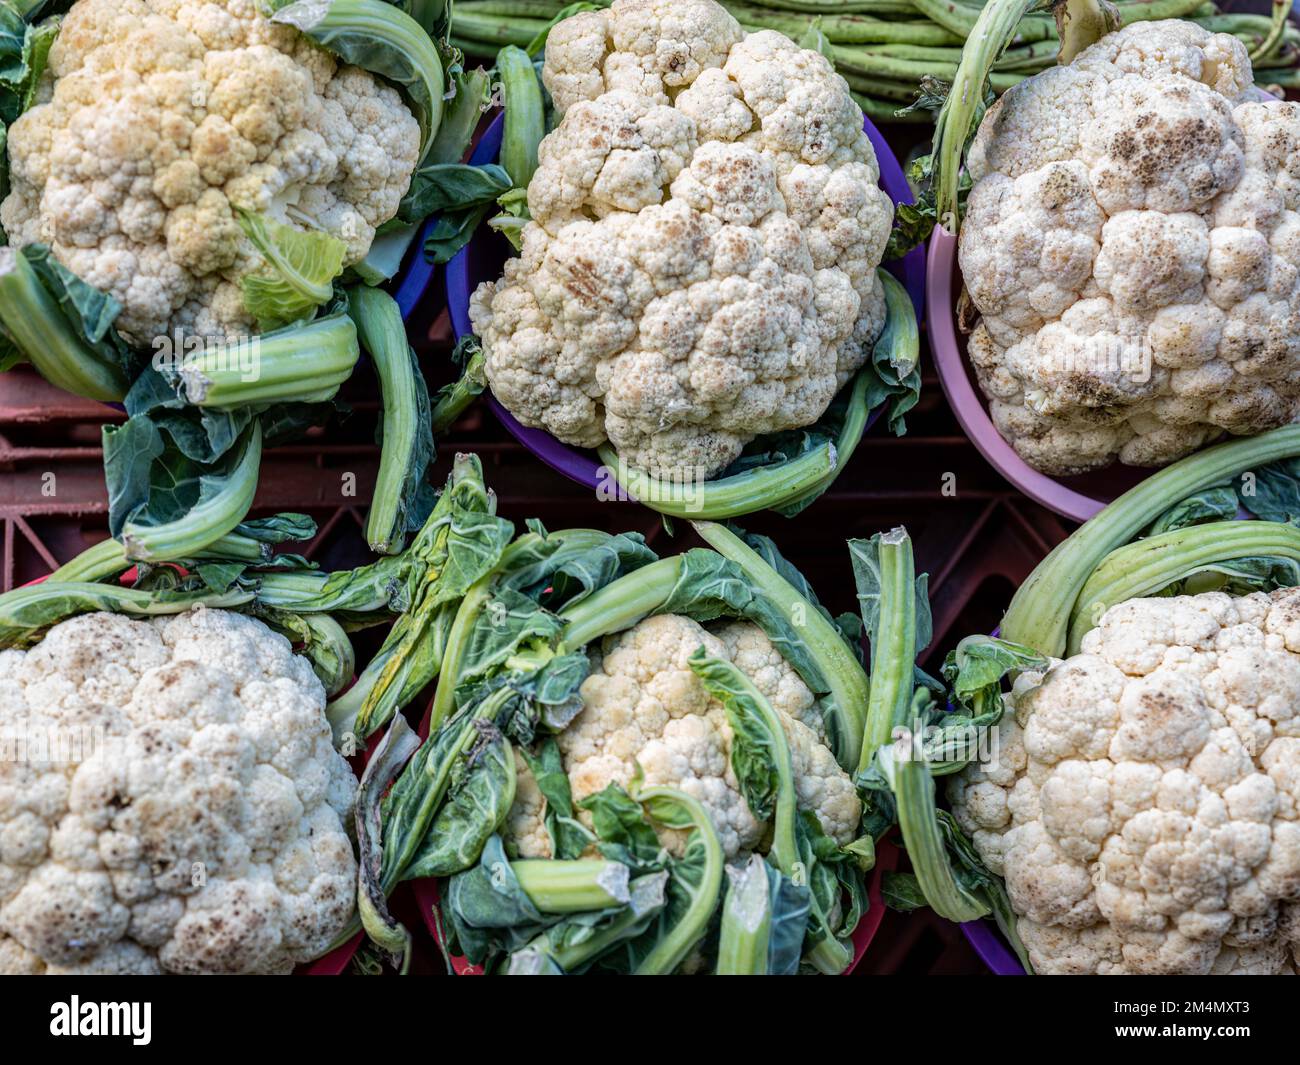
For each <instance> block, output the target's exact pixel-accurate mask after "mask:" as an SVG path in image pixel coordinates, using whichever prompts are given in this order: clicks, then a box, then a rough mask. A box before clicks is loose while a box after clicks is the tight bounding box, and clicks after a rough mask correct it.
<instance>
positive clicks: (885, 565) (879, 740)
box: [858, 528, 916, 773]
mask: <svg viewBox="0 0 1300 1065" xmlns="http://www.w3.org/2000/svg"><path fill="white" fill-rule="evenodd" d="M879 543H880V549H879V560H880V605H879V613H878V615H877V617H878V622H877V625H876V627H875V629H874V631H873V632H872V634H871V690H870V694H869V695H868V697H867V722H866V730H865V737H864V739H863V743H862V754H861V756H860V758H859V759H858V772H859V773H862V772H865V771H866V769H867V767H868V766H869V765H870V764H871V759H872V758H873V757H874V756H875V753H876V751H877V750H879V749H880V748H881V747H883V746H884V745H885V744H887V743H889V742H890V740H891V738H892V736H893V733H894V729H895V728H897V727H899V726H903V725H906V724H907V723H908V721H907V717H908V711H909V710H910V709H911V705H912V689H913V687H914V681H913V676H914V663H915V661H916V591H915V583H916V567H915V564H914V563H913V561H912V539H911V537H909V536H908V535H907V530H906V529H902V528H898V529H894V530H892V531H891V532H887V533H884V534H883V535H882V536H881V537H880V541H879Z"/></svg>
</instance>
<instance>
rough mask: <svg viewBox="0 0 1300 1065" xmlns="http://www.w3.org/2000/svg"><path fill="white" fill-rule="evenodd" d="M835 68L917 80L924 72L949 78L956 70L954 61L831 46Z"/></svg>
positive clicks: (865, 74)
mask: <svg viewBox="0 0 1300 1065" xmlns="http://www.w3.org/2000/svg"><path fill="white" fill-rule="evenodd" d="M832 53H833V61H834V63H835V68H836V69H837V70H838V71H840V73H845V72H848V73H852V74H858V75H862V76H865V77H882V78H896V79H900V80H904V81H906V80H909V79H910V80H913V81H920V80H921V78H923V77H925V76H926V75H927V74H928V75H931V76H932V77H936V78H944V79H951V78H953V77H954V76H956V74H957V63H956V62H947V63H937V62H934V61H933V60H917V59H896V58H894V57H893V56H887V55H875V54H873V53H871V52H868V51H866V50H865V49H862V48H832Z"/></svg>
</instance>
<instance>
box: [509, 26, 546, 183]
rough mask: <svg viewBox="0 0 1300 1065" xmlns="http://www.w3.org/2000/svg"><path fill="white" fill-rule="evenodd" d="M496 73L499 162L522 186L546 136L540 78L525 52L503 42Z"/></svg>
mask: <svg viewBox="0 0 1300 1065" xmlns="http://www.w3.org/2000/svg"><path fill="white" fill-rule="evenodd" d="M497 73H498V74H499V75H500V76H501V97H502V101H503V103H504V105H505V109H506V117H505V132H504V133H503V134H502V138H501V165H502V166H503V167H505V170H506V173H507V174H509V175H510V180H511V181H513V182H514V185H515V188H517V189H526V188H528V183H529V182H530V181H532V179H533V172H534V171H535V170H536V169H537V149H538V146H539V145H540V144H541V143H542V138H543V137H545V136H546V115H545V108H544V107H543V105H542V86H541V82H539V81H538V80H537V72H536V71H535V70H534V69H533V61H532V59H530V58H529V56H528V53H527V52H525V51H524V50H523V49H522V48H517V47H515V46H514V45H507V46H506V47H505V48H502V49H501V52H500V54H498V55H497Z"/></svg>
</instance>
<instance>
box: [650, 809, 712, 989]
mask: <svg viewBox="0 0 1300 1065" xmlns="http://www.w3.org/2000/svg"><path fill="white" fill-rule="evenodd" d="M638 798H639V799H640V801H641V802H642V803H643V804H644V805H645V807H646V810H647V812H648V813H649V814H650V816H651V817H652V818H653V819H654V820H656V821H659V822H660V823H663V824H667V825H669V826H671V827H673V828H677V829H683V830H689V831H690V832H691V835H692V838H691V840H690V842H689V843H688V844H687V846H688V848H689V847H691V846H699V847H701V848H702V849H703V851H704V868H703V870H702V872H701V873H700V877H699V882H698V883H696V884H694V885H692V886H691V888H690V900H689V904H688V905H687V907H686V910H685V912H684V913H682V914H681V916H680V917H679V919H678V920H677V922H676V923H675V924H674V925H673V926H672V927H671V928H670V929H668V931H667V933H666V934H665V935H663V936H661V937H660V939H659V940H658V942H656V943H655V945H654V947H653V949H652V950H651V951H650V953H649V954H647V955H646V956H645V957H644V958H643V959H642V960H641V963H640V964H639V965H638V966H637V968H636V975H638V976H667V975H669V974H670V973H673V972H675V971H676V970H677V968H678V966H680V965H681V964H682V962H684V961H685V960H686V959H687V958H688V957H689V956H690V953H691V951H692V950H694V949H695V944H696V943H698V942H699V941H700V940H701V939H703V938H704V935H705V933H706V932H708V929H709V922H710V921H711V920H712V918H713V911H714V910H715V909H716V908H717V905H718V892H719V891H721V890H722V871H723V869H724V868H725V867H726V858H725V856H724V855H723V852H722V844H721V843H720V842H719V840H718V833H717V830H716V829H714V827H713V819H712V818H711V817H710V816H709V814H708V812H707V811H706V810H705V809H704V807H703V806H701V805H700V803H699V801H698V800H697V799H694V798H692V797H691V796H689V795H687V794H685V793H684V792H681V791H677V790H676V789H674V788H642V789H641V794H640V795H639V796H638Z"/></svg>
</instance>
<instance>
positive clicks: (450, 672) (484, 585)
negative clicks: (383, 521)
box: [429, 571, 495, 735]
mask: <svg viewBox="0 0 1300 1065" xmlns="http://www.w3.org/2000/svg"><path fill="white" fill-rule="evenodd" d="M494 576H495V571H494V572H493V573H489V574H487V575H486V576H484V577H481V578H479V580H478V581H477V582H476V583H475V584H473V585H472V586H471V587H470V589H469V591H467V592H466V593H465V598H464V599H462V600H461V601H460V607H459V608H458V609H457V611H456V617H455V620H453V621H452V623H451V631H450V632H449V633H448V634H447V642H446V645H445V650H444V651H443V655H442V666H443V668H442V669H441V671H440V676H439V677H438V690H437V692H436V693H434V697H433V705H432V706H431V707H430V708H429V734H430V735H433V733H435V732H437V731H438V729H439V728H441V727H442V723H443V722H444V721H446V720H447V718H448V717H449V716H450V715H451V712H452V710H453V709H455V706H456V685H457V683H458V682H459V680H460V675H459V674H460V662H461V660H462V659H463V658H464V657H465V649H466V648H467V647H468V646H469V641H470V635H471V633H472V632H473V629H474V623H475V622H476V621H478V618H479V615H480V614H481V613H482V612H483V607H484V606H486V605H487V601H488V600H489V599H490V598H492V579H493V577H494Z"/></svg>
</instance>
